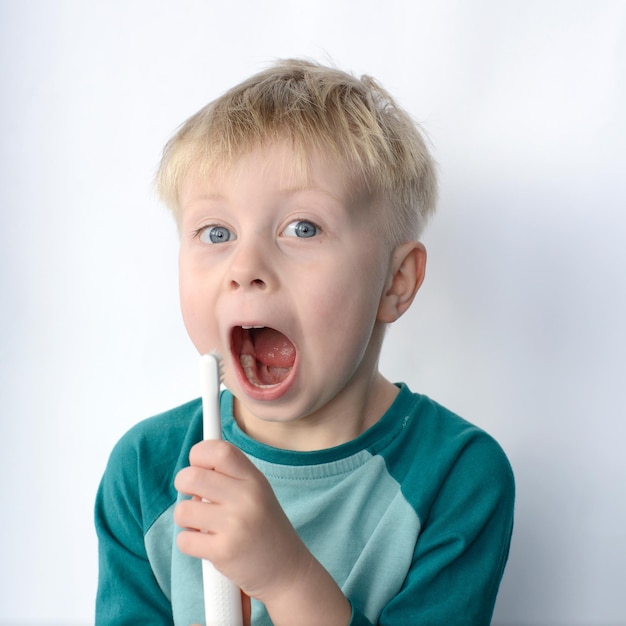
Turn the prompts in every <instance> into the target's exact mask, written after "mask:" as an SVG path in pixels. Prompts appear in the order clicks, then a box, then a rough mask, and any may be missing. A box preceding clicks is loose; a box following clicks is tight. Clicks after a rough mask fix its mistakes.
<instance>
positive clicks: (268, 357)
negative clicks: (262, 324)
mask: <svg viewBox="0 0 626 626" xmlns="http://www.w3.org/2000/svg"><path fill="white" fill-rule="evenodd" d="M252 342H253V343H254V352H255V355H256V360H257V361H258V362H259V363H261V364H262V365H265V366H266V367H292V366H293V362H294V360H295V358H296V350H295V348H294V345H293V344H292V343H291V341H289V339H287V337H285V335H283V334H282V333H280V332H278V331H277V330H274V329H273V328H262V329H261V328H260V329H257V330H255V331H253V334H252Z"/></svg>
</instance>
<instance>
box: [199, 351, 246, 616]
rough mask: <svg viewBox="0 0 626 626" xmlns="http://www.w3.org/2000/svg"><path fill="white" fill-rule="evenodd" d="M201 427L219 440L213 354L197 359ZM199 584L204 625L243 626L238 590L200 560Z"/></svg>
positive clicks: (217, 368) (217, 378)
mask: <svg viewBox="0 0 626 626" xmlns="http://www.w3.org/2000/svg"><path fill="white" fill-rule="evenodd" d="M200 374H201V376H200V379H201V386H202V426H203V431H204V433H203V437H204V439H221V438H222V423H221V418H220V404H219V403H220V364H219V360H218V357H217V356H215V355H214V354H205V355H203V356H202V357H201V359H200ZM202 585H203V590H204V613H205V620H206V622H205V624H206V626H243V612H242V606H241V591H240V589H239V587H237V586H236V585H235V584H233V583H232V582H231V581H230V580H229V579H228V578H226V576H224V575H223V574H222V573H221V572H219V571H218V570H217V569H215V567H214V566H213V563H211V561H207V560H205V559H202Z"/></svg>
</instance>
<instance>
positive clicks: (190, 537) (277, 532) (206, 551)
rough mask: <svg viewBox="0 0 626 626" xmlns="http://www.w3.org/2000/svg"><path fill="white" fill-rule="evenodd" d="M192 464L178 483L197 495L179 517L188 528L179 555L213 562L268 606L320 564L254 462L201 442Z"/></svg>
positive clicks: (234, 451) (226, 447) (229, 447)
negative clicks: (315, 560)
mask: <svg viewBox="0 0 626 626" xmlns="http://www.w3.org/2000/svg"><path fill="white" fill-rule="evenodd" d="M189 460H190V463H191V465H190V467H187V468H184V469H183V470H181V471H180V472H179V473H178V475H177V476H176V480H175V483H174V484H175V486H176V489H178V491H180V492H181V493H184V494H186V495H190V496H192V499H191V500H184V501H182V502H180V503H179V504H178V505H177V506H176V510H175V512H174V521H175V522H176V524H177V525H178V526H180V527H182V528H183V529H185V530H183V531H182V532H181V533H179V535H178V539H177V544H178V547H179V548H180V550H181V551H182V552H184V553H186V554H189V555H191V556H195V557H198V558H203V559H208V560H209V561H211V562H212V563H213V564H214V565H215V567H216V568H217V569H218V570H219V571H220V572H222V574H224V575H225V576H226V577H227V578H229V579H230V580H232V581H233V583H235V584H236V585H237V586H239V587H240V588H241V589H242V590H243V591H244V593H246V594H247V595H249V596H251V597H254V598H257V599H259V600H261V601H262V602H266V601H268V600H270V599H271V598H273V597H276V594H278V595H282V594H284V593H285V591H286V590H288V589H289V587H290V586H291V585H293V584H294V583H297V582H298V581H300V580H303V579H304V578H305V577H306V576H307V575H308V570H309V569H310V567H311V562H312V561H313V560H314V559H313V557H312V555H311V554H310V552H309V551H308V549H307V548H306V546H305V545H304V543H303V542H302V540H301V539H300V537H299V536H298V534H297V533H296V531H295V530H294V528H293V526H292V525H291V522H290V521H289V519H288V518H287V516H286V515H285V513H284V512H283V510H282V508H281V506H280V504H279V503H278V501H277V500H276V497H275V495H274V492H273V491H272V488H271V486H270V484H269V483H268V482H267V480H266V478H265V477H264V476H263V474H261V472H259V471H258V470H257V468H256V467H255V466H254V465H253V464H252V463H251V462H250V461H249V459H248V458H247V457H246V456H245V455H244V454H243V453H242V452H241V451H240V450H238V449H237V448H235V447H234V446H232V445H230V444H229V443H226V442H224V441H202V442H200V443H198V444H196V445H195V446H194V447H193V448H192V449H191V452H190V455H189ZM203 499H204V500H207V502H203V501H202V500H203Z"/></svg>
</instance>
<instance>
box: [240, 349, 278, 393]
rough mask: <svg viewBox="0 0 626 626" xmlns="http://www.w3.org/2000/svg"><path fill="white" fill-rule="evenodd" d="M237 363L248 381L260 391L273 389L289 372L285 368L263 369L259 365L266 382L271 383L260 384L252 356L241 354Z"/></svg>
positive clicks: (255, 362)
mask: <svg viewBox="0 0 626 626" xmlns="http://www.w3.org/2000/svg"><path fill="white" fill-rule="evenodd" d="M239 362H240V363H241V367H242V369H243V371H244V374H245V375H246V378H247V379H248V381H249V382H250V383H251V384H252V385H254V386H255V387H259V388H261V389H266V388H268V387H274V386H275V385H278V384H279V383H280V382H282V381H283V380H284V379H285V376H286V375H287V373H288V371H289V370H288V369H287V368H284V367H265V366H263V365H261V367H262V368H263V371H264V374H265V376H264V378H265V379H266V380H271V381H273V382H262V381H261V379H260V378H259V374H258V372H259V370H258V366H257V361H256V359H255V358H254V356H252V355H251V354H242V355H240V357H239Z"/></svg>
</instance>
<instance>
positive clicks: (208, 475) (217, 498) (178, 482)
mask: <svg viewBox="0 0 626 626" xmlns="http://www.w3.org/2000/svg"><path fill="white" fill-rule="evenodd" d="M236 480H237V479H233V478H231V477H230V476H225V475H223V474H220V473H219V472H217V471H216V470H210V469H205V468H202V467H196V466H193V465H192V466H189V467H184V468H183V469H181V470H180V471H179V472H178V474H176V477H175V478H174V487H176V490H177V491H179V492H180V493H182V494H184V495H186V496H193V497H196V498H201V499H204V500H210V501H211V502H215V503H219V504H221V503H222V502H223V501H224V498H225V497H226V496H227V495H228V493H229V491H230V490H232V489H234V488H236V483H235V482H234V481H236Z"/></svg>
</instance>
